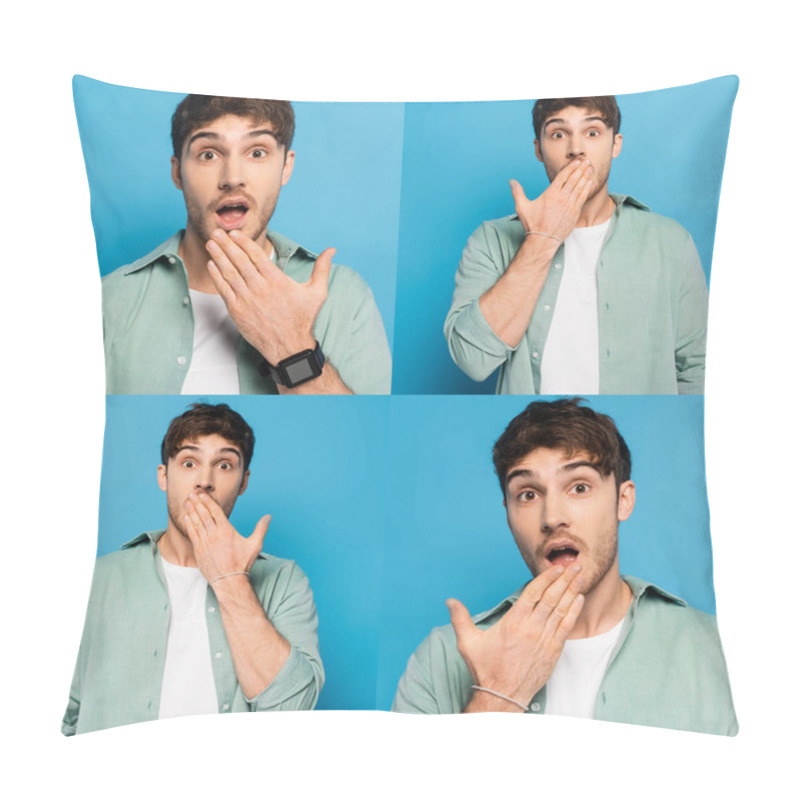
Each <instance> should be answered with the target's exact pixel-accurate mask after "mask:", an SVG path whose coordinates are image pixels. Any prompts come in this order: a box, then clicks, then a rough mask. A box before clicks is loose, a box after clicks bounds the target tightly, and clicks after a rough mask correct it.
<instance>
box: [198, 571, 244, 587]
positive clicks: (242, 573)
mask: <svg viewBox="0 0 800 800" xmlns="http://www.w3.org/2000/svg"><path fill="white" fill-rule="evenodd" d="M249 574H250V573H249V572H226V573H225V574H224V575H217V577H216V578H212V579H211V580H210V581H209V582H208V585H209V586H211V584H212V583H216V582H217V581H221V580H222V579H223V578H230V576H231V575H249Z"/></svg>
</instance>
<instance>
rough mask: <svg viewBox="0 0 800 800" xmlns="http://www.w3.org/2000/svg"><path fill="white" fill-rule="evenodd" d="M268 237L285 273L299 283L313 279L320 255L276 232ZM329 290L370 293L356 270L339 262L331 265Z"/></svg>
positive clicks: (268, 233)
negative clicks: (364, 291) (312, 272)
mask: <svg viewBox="0 0 800 800" xmlns="http://www.w3.org/2000/svg"><path fill="white" fill-rule="evenodd" d="M267 235H268V237H269V240H270V241H271V242H272V244H273V246H274V247H275V251H276V254H277V257H278V265H279V266H281V267H282V268H283V270H284V272H286V274H287V275H289V276H290V277H291V278H292V279H293V280H296V281H298V282H304V281H307V280H308V279H309V278H310V277H311V271H312V270H313V268H314V263H315V262H316V260H317V259H318V258H319V253H317V252H315V251H314V250H310V249H309V248H308V247H304V246H303V245H301V244H298V243H297V242H295V241H294V240H292V239H290V238H289V237H288V236H284V235H283V234H281V233H277V232H276V231H272V230H270V231H268V232H267ZM329 288H330V290H333V291H341V292H352V291H363V290H366V291H369V287H368V285H367V283H366V281H365V280H364V279H363V278H362V277H361V275H359V274H358V272H356V270H354V269H353V268H352V267H348V266H346V265H345V264H339V263H337V262H334V263H333V264H332V265H331V275H330V280H329Z"/></svg>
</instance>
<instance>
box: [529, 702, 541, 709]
mask: <svg viewBox="0 0 800 800" xmlns="http://www.w3.org/2000/svg"><path fill="white" fill-rule="evenodd" d="M539 709H541V706H540V705H539V704H538V703H531V711H539Z"/></svg>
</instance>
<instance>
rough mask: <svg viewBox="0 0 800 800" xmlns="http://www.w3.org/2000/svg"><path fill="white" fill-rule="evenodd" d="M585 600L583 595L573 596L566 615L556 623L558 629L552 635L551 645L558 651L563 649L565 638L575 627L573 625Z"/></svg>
mask: <svg viewBox="0 0 800 800" xmlns="http://www.w3.org/2000/svg"><path fill="white" fill-rule="evenodd" d="M585 599H586V597H585V595H582V594H578V595H575V597H573V598H572V602H571V603H570V604H569V607H568V608H567V612H566V614H564V616H563V617H562V618H561V620H560V622H559V623H558V627H557V628H556V630H555V632H554V633H553V643H554V644H555V646H556V647H558V648H559V649H561V648H563V647H564V643H565V642H566V641H567V637H568V636H569V635H570V633H571V632H572V629H573V628H574V627H575V623H576V622H577V621H578V617H579V616H580V615H581V609H582V608H583V603H584V600H585Z"/></svg>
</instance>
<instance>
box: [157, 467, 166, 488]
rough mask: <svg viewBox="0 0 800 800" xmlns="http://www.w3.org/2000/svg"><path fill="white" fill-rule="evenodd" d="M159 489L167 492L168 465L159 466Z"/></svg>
mask: <svg viewBox="0 0 800 800" xmlns="http://www.w3.org/2000/svg"><path fill="white" fill-rule="evenodd" d="M158 488H159V489H161V491H162V492H166V491H167V465H166V464H159V465H158Z"/></svg>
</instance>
